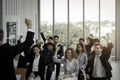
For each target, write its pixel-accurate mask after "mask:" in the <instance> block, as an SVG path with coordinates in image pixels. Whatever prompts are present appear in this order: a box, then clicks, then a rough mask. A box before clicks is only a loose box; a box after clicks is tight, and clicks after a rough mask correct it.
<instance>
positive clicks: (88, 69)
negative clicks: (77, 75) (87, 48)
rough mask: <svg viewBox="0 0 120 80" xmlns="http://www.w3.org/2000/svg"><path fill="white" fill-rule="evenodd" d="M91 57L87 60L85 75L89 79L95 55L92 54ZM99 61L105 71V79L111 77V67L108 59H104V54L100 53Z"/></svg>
mask: <svg viewBox="0 0 120 80" xmlns="http://www.w3.org/2000/svg"><path fill="white" fill-rule="evenodd" d="M92 54H93V55H92V56H91V58H90V59H89V60H88V64H87V67H86V74H89V75H90V77H92V73H93V68H94V58H95V53H92ZM100 61H101V63H102V65H103V67H104V69H105V70H106V76H107V78H110V77H112V73H111V70H112V67H111V65H110V64H109V62H108V59H107V58H106V56H104V54H103V53H102V55H101V56H100Z"/></svg>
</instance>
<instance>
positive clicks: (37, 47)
mask: <svg viewBox="0 0 120 80" xmlns="http://www.w3.org/2000/svg"><path fill="white" fill-rule="evenodd" d="M35 47H37V48H39V49H41V48H40V46H39V45H34V46H33V47H32V49H34V48H35Z"/></svg>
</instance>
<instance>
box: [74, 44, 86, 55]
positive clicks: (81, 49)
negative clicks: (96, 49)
mask: <svg viewBox="0 0 120 80" xmlns="http://www.w3.org/2000/svg"><path fill="white" fill-rule="evenodd" d="M76 52H77V54H79V53H80V52H84V47H83V45H82V44H77V47H76Z"/></svg>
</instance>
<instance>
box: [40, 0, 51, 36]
mask: <svg viewBox="0 0 120 80" xmlns="http://www.w3.org/2000/svg"><path fill="white" fill-rule="evenodd" d="M52 6H53V0H41V1H40V14H41V15H40V20H41V22H40V23H41V26H40V28H41V31H42V32H43V33H44V34H45V36H51V35H52V33H53V31H52V29H53V27H52V23H53V7H52Z"/></svg>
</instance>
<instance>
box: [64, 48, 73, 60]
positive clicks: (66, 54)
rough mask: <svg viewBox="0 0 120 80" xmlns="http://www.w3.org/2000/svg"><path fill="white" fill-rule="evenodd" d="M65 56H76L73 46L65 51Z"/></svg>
mask: <svg viewBox="0 0 120 80" xmlns="http://www.w3.org/2000/svg"><path fill="white" fill-rule="evenodd" d="M65 58H66V59H73V58H75V51H74V49H73V48H67V49H66V51H65Z"/></svg>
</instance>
